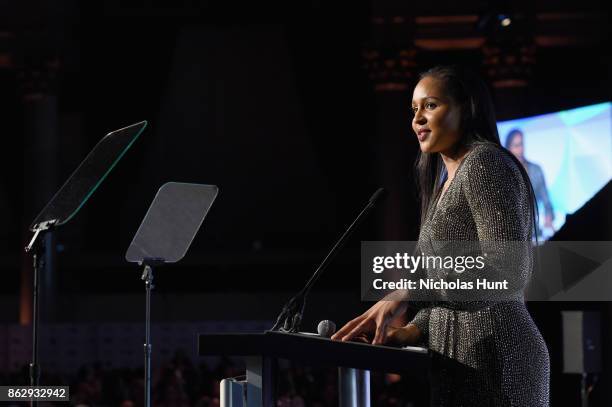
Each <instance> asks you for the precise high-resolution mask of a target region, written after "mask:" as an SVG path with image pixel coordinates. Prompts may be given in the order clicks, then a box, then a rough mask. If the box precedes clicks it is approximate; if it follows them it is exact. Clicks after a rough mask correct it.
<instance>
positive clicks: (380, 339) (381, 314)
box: [331, 300, 418, 345]
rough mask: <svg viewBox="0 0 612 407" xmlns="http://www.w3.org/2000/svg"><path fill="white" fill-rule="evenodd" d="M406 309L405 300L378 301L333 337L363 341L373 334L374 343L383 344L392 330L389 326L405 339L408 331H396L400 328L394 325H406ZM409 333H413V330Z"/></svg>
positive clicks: (342, 339)
mask: <svg viewBox="0 0 612 407" xmlns="http://www.w3.org/2000/svg"><path fill="white" fill-rule="evenodd" d="M405 311H406V303H405V302H404V301H389V300H381V301H378V302H377V303H376V304H374V305H373V306H372V308H370V309H369V310H367V311H366V312H364V313H363V314H361V315H360V316H358V317H357V318H355V319H353V320H351V321H350V322H348V323H347V324H346V325H344V326H343V327H342V328H341V329H340V330H339V331H338V332H336V333H335V334H334V335H333V336H332V337H331V338H332V339H334V340H340V341H351V340H357V341H359V342H363V341H364V340H363V338H371V337H372V336H373V337H374V339H373V340H372V342H371V343H372V345H382V344H385V343H387V335H388V333H389V332H390V329H389V328H391V332H392V333H393V334H394V335H396V336H398V337H399V338H404V339H405V338H406V337H407V335H406V334H407V332H403V331H402V332H397V333H396V330H397V329H398V328H393V327H394V326H395V327H397V326H403V325H405V323H406V322H405V320H404V318H405ZM409 325H411V324H409ZM417 329H418V328H417ZM408 333H412V331H410V332H408ZM408 336H409V335H408ZM394 338H395V337H394Z"/></svg>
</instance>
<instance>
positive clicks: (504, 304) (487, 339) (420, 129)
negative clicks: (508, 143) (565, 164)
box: [332, 66, 550, 407]
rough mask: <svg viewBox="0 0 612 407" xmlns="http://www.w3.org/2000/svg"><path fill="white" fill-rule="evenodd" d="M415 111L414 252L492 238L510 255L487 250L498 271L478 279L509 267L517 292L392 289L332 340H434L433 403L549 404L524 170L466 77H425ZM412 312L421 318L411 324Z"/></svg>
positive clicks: (431, 274) (450, 72) (531, 204)
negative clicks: (530, 293) (477, 296)
mask: <svg viewBox="0 0 612 407" xmlns="http://www.w3.org/2000/svg"><path fill="white" fill-rule="evenodd" d="M412 112H413V114H414V116H413V119H412V129H413V131H414V135H413V137H415V138H416V139H417V142H418V144H419V148H420V154H419V157H418V159H417V163H416V174H417V184H418V186H419V195H420V201H421V223H420V231H419V238H418V251H417V252H418V253H422V254H424V255H426V256H429V255H432V254H435V253H436V249H437V248H439V247H440V246H438V245H434V244H435V243H436V242H442V243H449V242H463V244H464V245H465V244H469V243H474V242H476V243H478V244H487V243H490V242H494V243H495V244H497V245H499V247H503V248H504V249H503V250H501V251H497V252H495V253H492V252H489V253H488V254H489V256H488V257H487V262H489V264H491V265H493V266H491V267H490V268H488V269H487V268H486V267H485V268H484V269H483V271H482V273H483V274H482V275H486V276H487V278H491V276H493V275H494V273H497V272H498V271H500V269H498V268H497V267H496V265H497V264H499V262H504V261H508V260H509V261H510V262H511V263H512V267H511V268H510V269H509V273H507V274H506V275H504V277H506V278H507V279H509V280H511V281H512V283H511V284H512V286H513V287H515V291H513V295H512V297H511V298H510V297H507V298H504V299H498V298H492V297H490V298H488V299H486V300H474V299H472V297H471V296H468V297H465V296H464V297H457V296H456V294H455V293H454V292H453V290H446V289H432V290H431V291H429V292H428V293H427V299H425V298H423V297H419V296H420V295H421V294H420V293H419V292H418V290H405V291H403V292H402V291H396V292H393V293H391V294H396V295H391V296H387V297H385V298H383V299H382V300H380V301H378V302H377V303H376V304H374V305H373V306H372V307H371V308H370V309H369V310H367V311H366V312H365V313H363V314H361V315H359V316H358V317H356V318H354V319H352V320H351V321H349V322H348V323H346V324H345V325H344V326H343V327H342V328H341V329H340V330H339V331H338V332H336V334H334V336H333V337H332V339H334V340H341V341H349V340H357V341H363V340H364V339H365V340H367V341H368V342H370V343H372V344H374V345H380V344H394V345H396V346H397V345H401V346H405V345H414V344H418V343H425V344H427V346H428V348H429V351H430V352H431V354H432V359H431V360H432V363H431V369H430V388H431V390H430V394H431V405H432V406H436V407H440V406H444V407H460V406H463V407H464V406H470V407H491V406H496V407H514V406H525V407H526V406H529V407H548V405H549V380H550V359H549V354H548V348H547V346H546V343H545V342H544V339H543V338H542V335H541V333H540V331H539V329H538V327H537V326H536V324H535V323H534V321H533V319H532V318H531V315H530V314H529V311H528V310H527V307H526V305H525V299H524V294H523V293H524V288H525V286H526V285H527V283H528V279H529V276H530V274H531V271H532V260H533V257H532V254H531V251H530V250H528V249H526V248H527V247H530V246H531V241H532V237H533V235H534V231H535V219H536V202H535V194H534V192H533V188H532V187H531V182H530V180H529V175H528V174H527V171H526V169H525V168H524V166H523V165H521V163H520V162H519V160H518V159H517V158H516V157H515V156H514V155H513V154H512V153H510V152H509V151H508V150H506V149H505V148H504V147H502V146H501V143H500V140H499V134H498V131H497V125H496V120H495V112H494V108H493V102H492V100H491V96H490V94H489V91H488V89H487V86H486V84H485V83H484V81H483V80H482V79H480V78H479V77H478V76H477V75H475V74H474V73H472V72H470V71H469V70H467V69H465V68H462V67H458V66H450V67H444V66H443V67H435V68H432V69H430V70H428V71H426V72H425V73H423V74H422V75H421V76H420V80H419V82H418V83H417V85H416V87H415V89H414V92H413V95H412ZM507 242H512V243H517V242H519V243H520V245H519V246H520V248H521V249H520V252H514V253H509V251H508V249H507V248H508V247H510V246H508V245H504V243H507ZM415 271H416V272H417V273H419V275H421V276H422V275H424V276H425V277H426V278H428V279H429V278H431V279H435V278H440V276H441V275H442V274H441V273H439V269H438V268H436V267H433V268H426V267H420V268H419V269H418V270H415ZM468 274H470V275H471V276H472V278H473V276H474V275H475V274H478V273H477V272H474V273H472V272H470V273H468ZM463 276H466V275H465V274H463ZM467 278H470V277H467ZM419 298H421V299H419ZM409 308H412V309H414V310H415V311H417V313H416V316H415V317H414V318H413V319H412V320H410V321H408V318H407V314H406V311H407V310H408V309H409ZM407 368H408V369H410V367H409V366H407ZM422 373H423V374H426V372H422ZM416 374H419V373H418V372H417V373H416Z"/></svg>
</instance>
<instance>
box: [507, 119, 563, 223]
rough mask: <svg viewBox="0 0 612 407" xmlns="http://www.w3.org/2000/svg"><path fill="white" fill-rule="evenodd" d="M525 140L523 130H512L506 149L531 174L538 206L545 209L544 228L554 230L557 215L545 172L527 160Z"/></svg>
mask: <svg viewBox="0 0 612 407" xmlns="http://www.w3.org/2000/svg"><path fill="white" fill-rule="evenodd" d="M524 139H525V137H524V135H523V132H522V131H521V130H519V129H512V130H510V132H508V136H507V137H506V145H505V147H506V148H507V149H508V150H510V152H511V153H512V154H514V156H515V157H516V158H518V160H519V161H520V162H521V164H523V166H524V167H525V169H526V170H527V173H528V174H529V178H530V179H531V185H533V191H534V192H535V196H536V200H537V202H538V205H542V206H543V207H544V228H546V229H549V230H554V229H553V220H554V219H555V213H554V210H553V206H552V203H551V202H550V197H549V195H548V189H547V188H546V180H545V179H544V172H543V171H542V167H540V166H539V165H538V164H536V163H534V162H532V161H528V160H527V159H526V158H525V142H524ZM540 234H541V231H540V229H539V227H538V235H540Z"/></svg>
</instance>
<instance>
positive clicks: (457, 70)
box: [416, 65, 537, 233]
mask: <svg viewBox="0 0 612 407" xmlns="http://www.w3.org/2000/svg"><path fill="white" fill-rule="evenodd" d="M425 77H432V78H435V79H437V80H440V81H441V82H442V84H443V86H444V89H445V91H446V93H447V95H448V96H449V97H450V98H451V99H452V100H453V101H454V102H455V103H456V104H458V105H459V107H460V109H461V110H460V117H461V123H460V126H461V127H460V132H461V134H462V138H461V141H460V143H461V144H462V146H463V147H466V148H468V149H471V148H472V147H473V146H474V145H476V144H481V143H490V144H494V145H496V146H497V147H499V148H500V149H501V150H503V151H504V152H505V153H506V154H508V156H510V157H511V158H512V159H513V160H514V162H515V163H516V165H517V166H518V168H519V169H520V171H521V174H522V176H523V179H524V181H525V184H526V185H528V189H529V196H530V199H529V201H530V207H531V216H532V220H533V224H534V230H535V225H536V224H537V204H536V200H535V194H534V191H533V187H532V185H531V181H530V180H529V175H528V174H527V171H526V170H525V168H524V167H523V165H522V164H521V163H520V162H519V160H518V159H517V158H516V157H515V156H514V155H513V154H512V153H510V152H509V151H508V150H507V149H505V148H504V147H502V146H501V143H500V141H499V134H498V132H497V124H496V120H495V109H494V108H493V101H492V100H491V95H490V93H489V90H488V89H487V86H486V84H485V83H484V81H483V80H482V79H480V78H479V77H478V76H477V75H475V74H474V73H473V72H471V71H469V70H467V69H465V68H463V67H460V66H457V65H451V66H437V67H434V68H431V69H430V70H428V71H425V72H424V73H422V74H421V76H420V79H423V78H425ZM416 174H417V180H418V181H417V182H418V187H419V195H420V198H421V224H423V222H424V221H425V219H426V217H427V213H428V211H429V209H430V206H431V205H432V203H433V200H434V197H435V196H436V195H437V194H438V192H439V190H440V188H442V185H441V184H442V180H443V179H444V178H445V177H446V168H445V166H444V163H443V162H442V158H441V157H440V154H438V153H423V152H420V153H419V157H418V159H417V162H416ZM534 233H536V232H534Z"/></svg>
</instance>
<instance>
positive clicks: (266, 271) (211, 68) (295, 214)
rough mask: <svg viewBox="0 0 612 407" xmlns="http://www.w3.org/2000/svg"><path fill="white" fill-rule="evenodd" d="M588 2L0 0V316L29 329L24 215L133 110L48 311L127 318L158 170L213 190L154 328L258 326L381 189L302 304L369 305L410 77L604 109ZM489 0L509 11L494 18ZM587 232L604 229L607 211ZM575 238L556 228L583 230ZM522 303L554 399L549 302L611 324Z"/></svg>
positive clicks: (521, 101) (548, 108) (404, 181)
mask: <svg viewBox="0 0 612 407" xmlns="http://www.w3.org/2000/svg"><path fill="white" fill-rule="evenodd" d="M604 5H605V2H603V1H599V2H598V1H592V0H586V1H580V2H558V1H552V0H550V1H548V0H547V1H519V2H495V3H492V2H491V3H487V2H481V1H462V2H405V1H351V2H333V1H329V2H323V1H315V0H312V1H297V2H278V3H276V2H238V1H212V0H211V1H175V2H170V1H168V2H164V1H152V0H150V1H119V0H116V1H98V2H77V1H68V0H66V1H55V2H43V1H29V0H28V1H22V2H10V1H1V2H0V90H1V91H0V108H1V109H2V112H3V114H2V116H1V117H2V120H1V121H0V134H2V141H3V146H4V148H3V159H2V160H0V171H1V173H2V174H3V175H2V176H1V177H0V210H1V213H2V214H3V215H4V216H3V218H2V219H3V221H4V222H3V225H2V227H0V241H1V242H2V244H1V245H0V259H1V262H0V270H1V272H2V283H1V284H0V321H3V322H5V323H14V322H22V323H27V321H28V315H29V308H28V301H29V297H28V290H29V283H30V280H29V279H30V278H31V270H30V268H29V266H28V264H29V259H28V258H26V257H25V256H24V255H23V254H22V250H21V248H22V247H23V246H24V243H25V242H26V239H27V238H28V237H29V235H28V234H27V233H26V231H27V226H28V225H29V223H30V222H31V220H32V219H33V218H34V217H35V215H36V214H37V213H38V211H40V209H41V208H42V207H43V205H44V203H45V202H46V201H47V200H48V199H50V198H51V196H52V195H53V193H54V191H55V190H57V188H58V187H59V186H60V185H61V183H62V182H63V180H65V179H66V178H67V177H68V176H69V175H70V174H71V172H72V171H73V170H74V169H75V168H76V166H77V165H78V163H79V162H80V161H81V160H82V159H83V158H84V156H85V155H86V154H87V152H88V151H89V150H90V149H91V148H92V147H93V146H94V145H95V144H96V143H97V142H98V141H99V140H100V138H101V137H103V135H104V134H106V133H107V132H109V131H111V130H114V129H116V128H120V127H123V126H126V125H128V124H131V123H134V122H137V121H140V120H148V122H149V125H148V127H147V128H146V129H145V131H144V133H143V134H142V136H141V137H140V139H139V140H138V141H137V142H136V144H135V145H134V146H133V147H132V149H131V150H130V151H129V152H128V154H126V156H125V157H124V159H123V160H122V161H121V162H120V163H119V165H118V166H117V167H116V168H115V169H114V170H113V171H112V172H111V174H110V176H109V177H108V178H107V179H106V181H105V182H104V183H103V184H102V185H101V186H100V188H99V189H98V190H97V191H96V192H95V194H94V195H93V196H92V198H91V200H90V201H89V202H88V203H87V204H86V205H85V206H84V207H83V209H82V210H81V211H80V213H79V214H78V216H76V217H75V218H74V220H73V221H71V222H70V223H69V224H67V225H66V226H65V227H63V228H62V229H61V230H59V231H58V232H56V234H55V239H56V241H55V243H56V245H55V247H56V248H57V257H56V259H55V260H56V261H55V263H54V270H53V271H52V272H51V273H50V274H46V275H45V277H44V279H45V280H44V281H45V282H46V291H45V297H44V298H43V300H44V301H45V307H44V311H43V318H44V319H45V321H61V322H80V321H96V320H99V321H104V320H108V321H116V320H128V321H138V320H140V319H141V318H142V312H141V308H142V307H141V302H142V290H143V287H142V283H141V281H140V279H139V277H140V271H139V270H138V268H137V267H135V266H133V265H130V264H127V263H126V262H125V261H124V259H123V256H124V253H125V251H126V249H127V246H128V245H129V242H130V241H131V238H132V235H133V233H134V232H135V231H136V229H137V227H138V225H139V223H140V221H141V220H142V217H143V216H144V213H145V211H146V208H147V207H148V205H149V204H150V202H151V200H152V199H153V196H154V195H155V192H156V191H157V189H158V188H159V186H160V185H162V184H163V183H164V182H167V181H182V182H197V183H209V184H215V185H218V186H219V188H220V194H219V196H218V198H217V200H216V202H215V204H214V205H213V208H212V210H211V211H210V212H209V214H208V217H207V219H206V220H205V222H204V225H203V228H202V229H201V231H200V233H199V235H198V236H197V238H196V240H195V241H194V244H193V246H192V248H191V250H190V251H189V253H188V255H187V256H186V258H185V259H184V261H182V262H181V263H180V264H177V265H173V266H168V267H165V268H164V269H162V270H160V271H159V272H158V273H157V275H156V280H157V289H156V294H155V295H158V296H159V297H158V298H161V299H163V301H162V300H159V299H156V301H161V302H159V303H158V302H155V303H154V307H155V306H157V307H158V308H154V312H156V314H155V318H157V319H158V320H199V319H269V320H271V319H273V318H274V316H275V314H276V312H277V311H278V310H279V309H280V307H281V305H282V304H283V302H284V300H285V299H286V298H288V296H289V295H290V293H291V292H294V291H295V290H297V289H298V288H299V287H301V285H302V284H303V282H304V281H305V280H306V279H307V278H308V276H309V274H310V273H311V272H312V270H313V269H314V267H315V266H316V264H317V263H318V262H319V261H320V260H321V259H322V258H323V256H324V254H325V252H326V250H328V249H329V248H330V247H331V245H332V244H333V242H334V240H335V239H336V238H337V237H338V236H339V235H340V234H341V233H342V231H343V230H344V229H345V228H346V227H347V226H348V225H349V224H350V222H351V221H352V219H353V218H354V216H356V214H357V213H358V212H359V210H360V209H361V207H362V206H363V205H364V204H365V202H366V201H367V199H368V198H369V196H370V195H371V194H372V192H374V190H375V189H376V188H378V187H379V186H385V187H386V188H387V189H388V190H389V192H390V194H389V197H388V199H387V200H386V201H385V203H384V204H383V205H381V206H380V207H378V208H377V209H376V211H375V212H374V214H373V216H371V217H370V219H369V220H368V221H366V223H364V224H363V226H362V227H361V228H360V229H359V230H358V232H357V233H356V235H355V236H354V237H353V238H352V240H351V242H350V243H349V245H348V247H347V248H346V249H345V250H344V251H343V252H342V253H341V255H340V256H339V257H338V258H337V259H336V261H335V262H334V263H333V264H332V266H331V267H330V270H328V273H327V275H326V276H324V277H323V278H322V279H321V281H320V282H319V284H318V286H317V289H316V290H315V292H314V293H313V295H314V297H315V299H314V300H313V301H311V304H312V305H309V306H311V307H312V308H310V309H309V310H308V311H307V312H308V313H309V315H307V324H309V325H312V324H314V322H316V321H318V320H320V319H323V318H330V319H335V320H336V321H337V322H339V323H340V322H341V321H346V320H347V319H348V318H350V317H352V316H354V315H356V314H357V313H358V312H360V311H361V310H362V309H364V308H365V307H367V306H368V305H369V304H364V303H360V301H359V291H358V290H359V281H358V278H357V276H358V273H359V271H358V267H359V264H358V263H359V242H360V241H361V240H379V239H380V240H401V239H404V240H415V239H416V236H417V232H418V217H419V213H418V205H417V201H416V192H415V185H414V180H413V177H412V167H413V162H414V158H415V156H416V152H417V149H418V143H417V141H416V138H415V137H414V135H413V134H412V132H411V130H410V120H411V117H410V113H409V109H408V107H409V106H410V99H411V92H412V87H413V86H414V84H415V83H416V77H417V75H418V72H421V71H423V70H425V69H427V68H429V67H431V66H433V65H436V64H440V63H462V64H467V65H469V66H472V67H473V69H474V70H476V71H478V72H480V73H481V74H482V75H483V76H484V77H485V78H486V79H487V82H488V83H489V85H490V87H491V90H492V92H493V94H494V97H495V102H496V108H497V112H498V119H500V120H503V119H510V118H516V117H523V116H527V115H534V114H542V113H547V112H553V111H558V110H561V109H567V108H572V107H577V106H581V105H585V104H591V103H597V102H602V101H607V100H609V99H610V79H609V72H610V53H609V46H610V44H609V15H608V14H607V10H606V9H605V7H604ZM500 14H505V15H508V16H511V17H512V19H513V24H512V25H511V26H510V27H508V28H507V29H503V28H501V26H500V25H499V24H498V20H497V17H498V16H499V15H500ZM608 196H609V195H608ZM608 202H609V201H608ZM588 216H590V217H591V219H598V216H603V214H602V213H601V212H600V213H591V214H590V215H588ZM585 224H586V223H585ZM599 226H600V227H601V228H602V230H603V235H602V236H606V235H609V226H610V223H609V222H608V223H605V222H604V223H600V224H599ZM576 230H577V232H575V234H573V235H572V234H570V235H568V236H567V237H568V238H567V239H566V240H571V239H574V240H579V239H581V237H580V236H581V235H580V233H581V232H585V231H586V230H585V228H584V227H583V228H582V230H581V227H580V223H578V226H577V229H576ZM606 239H607V240H610V239H609V237H607V238H606ZM583 240H587V239H583ZM109 303H112V304H113V305H112V306H109V305H108V304H109ZM156 304H157V305H156ZM161 304H163V306H162V305H161ZM169 304H172V305H169ZM530 307H531V310H532V312H533V314H534V318H535V319H536V321H537V323H538V325H539V326H540V328H541V329H542V331H543V334H544V336H545V338H546V339H547V342H548V344H549V347H550V349H551V357H552V360H553V382H552V383H553V400H555V398H556V399H557V400H561V399H563V397H566V395H565V393H563V392H564V391H566V393H567V394H570V395H572V396H571V397H573V395H574V393H575V392H574V388H571V390H564V388H566V387H567V386H564V383H566V382H568V383H570V385H571V386H575V385H576V383H577V381H576V380H575V379H576V378H575V377H568V376H567V375H562V374H561V373H560V363H561V359H560V358H561V355H560V349H561V348H560V346H561V344H560V335H561V334H560V326H559V320H560V316H559V315H560V314H559V310H560V309H561V308H568V307H569V308H585V309H587V308H588V309H598V310H603V311H604V312H605V315H608V319H607V320H606V321H607V322H606V323H607V324H608V325H610V323H611V321H610V318H609V308H610V307H609V305H608V304H570V305H566V306H564V305H560V304H543V303H542V304H531V305H530ZM608 325H606V328H605V332H606V335H609V326H608ZM605 338H606V339H609V336H606V337H605ZM607 343H609V341H608V342H607ZM606 352H607V350H606ZM606 357H607V358H608V360H609V358H610V355H609V354H607V356H606ZM607 366H608V367H607V370H608V372H609V366H610V365H609V364H608V365H607ZM607 375H608V376H609V373H607ZM605 377H606V376H604V379H605ZM604 379H602V380H604ZM607 380H610V379H609V378H608V379H607ZM601 387H603V386H601ZM600 391H603V390H600ZM598 397H602V398H601V400H604V399H603V397H604V396H603V395H600V396H598ZM558 405H562V404H558ZM602 405H603V404H602Z"/></svg>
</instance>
